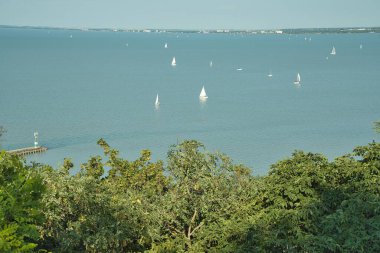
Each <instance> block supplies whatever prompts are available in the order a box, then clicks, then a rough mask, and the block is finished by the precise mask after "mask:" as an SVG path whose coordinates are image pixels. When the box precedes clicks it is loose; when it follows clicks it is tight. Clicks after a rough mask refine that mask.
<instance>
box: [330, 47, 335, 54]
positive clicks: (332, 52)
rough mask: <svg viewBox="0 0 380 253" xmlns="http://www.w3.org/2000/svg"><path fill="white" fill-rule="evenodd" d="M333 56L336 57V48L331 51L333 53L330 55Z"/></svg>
mask: <svg viewBox="0 0 380 253" xmlns="http://www.w3.org/2000/svg"><path fill="white" fill-rule="evenodd" d="M330 54H331V55H336V50H335V47H333V48H332V49H331V53H330Z"/></svg>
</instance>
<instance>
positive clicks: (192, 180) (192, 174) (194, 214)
mask: <svg viewBox="0 0 380 253" xmlns="http://www.w3.org/2000/svg"><path fill="white" fill-rule="evenodd" d="M167 171H168V173H170V174H169V175H170V176H171V177H172V178H173V180H172V183H171V185H170V186H169V190H168V193H167V194H166V195H165V196H163V197H164V202H165V204H164V208H165V209H164V212H163V215H164V218H165V219H164V220H165V222H164V224H163V227H162V238H161V239H162V240H161V241H160V242H156V244H155V245H154V247H153V251H156V252H182V251H188V252H202V251H230V252H233V251H235V248H236V244H235V242H236V241H237V240H235V239H234V236H235V235H236V234H237V232H238V231H234V229H236V228H237V226H234V224H239V223H238V221H237V220H234V219H233V218H237V217H234V216H233V213H235V212H237V211H238V210H242V209H244V206H245V205H246V204H247V203H249V201H248V200H249V199H250V197H251V196H252V195H251V194H250V192H248V189H249V188H248V187H247V185H248V182H249V179H250V173H249V170H248V169H247V168H246V167H244V166H236V165H233V164H232V162H231V160H230V159H229V158H228V157H227V156H225V155H223V154H219V153H208V152H206V151H205V149H204V146H203V145H202V144H201V143H199V142H197V141H184V142H182V143H180V144H178V145H176V146H173V147H172V148H171V149H170V150H169V152H168V166H167ZM231 217H233V218H231Z"/></svg>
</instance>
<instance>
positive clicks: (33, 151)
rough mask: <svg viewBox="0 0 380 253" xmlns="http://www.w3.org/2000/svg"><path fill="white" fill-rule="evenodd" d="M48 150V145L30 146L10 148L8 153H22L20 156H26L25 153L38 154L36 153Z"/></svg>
mask: <svg viewBox="0 0 380 253" xmlns="http://www.w3.org/2000/svg"><path fill="white" fill-rule="evenodd" d="M46 150H47V148H46V147H41V146H38V147H29V148H20V149H15V150H9V151H7V153H9V154H14V155H20V156H25V155H31V154H36V153H42V152H45V151H46Z"/></svg>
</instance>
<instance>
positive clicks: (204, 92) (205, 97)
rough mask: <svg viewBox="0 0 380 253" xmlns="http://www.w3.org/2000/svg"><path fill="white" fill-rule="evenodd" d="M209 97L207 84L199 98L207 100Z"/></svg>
mask: <svg viewBox="0 0 380 253" xmlns="http://www.w3.org/2000/svg"><path fill="white" fill-rule="evenodd" d="M207 98H208V96H207V93H206V90H205V86H203V87H202V90H201V93H200V94H199V99H200V100H206V99H207Z"/></svg>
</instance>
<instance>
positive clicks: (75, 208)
mask: <svg viewBox="0 0 380 253" xmlns="http://www.w3.org/2000/svg"><path fill="white" fill-rule="evenodd" d="M98 144H99V145H100V146H101V147H102V148H103V151H104V156H96V157H91V158H90V159H89V160H88V162H86V163H84V164H82V165H81V170H80V172H79V173H77V174H72V172H71V170H72V169H73V168H74V164H73V163H72V162H71V161H70V160H64V163H63V166H62V167H61V168H59V169H57V170H53V169H51V168H49V167H41V166H39V165H33V166H31V167H28V166H25V164H24V163H23V161H20V160H19V158H17V157H15V156H10V155H7V154H5V153H4V152H3V153H1V156H0V170H1V171H0V172H1V174H0V205H1V209H0V225H1V227H0V229H1V230H0V251H1V252H30V251H33V250H35V249H37V248H38V249H42V248H44V249H48V250H51V251H53V252H157V253H158V252H165V253H166V252H380V187H379V186H380V144H379V143H376V142H373V143H370V144H368V145H366V146H360V147H357V148H355V149H354V151H353V152H352V153H351V154H347V155H344V156H341V157H338V158H336V159H335V160H333V161H329V160H328V159H327V158H326V157H324V156H323V155H321V154H313V153H306V152H303V151H295V152H294V153H293V154H292V156H291V157H289V158H287V159H284V160H282V161H279V162H277V163H276V164H274V165H272V166H271V168H270V171H269V173H268V175H267V176H263V177H254V176H252V175H251V173H250V169H248V168H246V167H245V166H243V165H236V164H233V163H232V161H231V160H230V159H229V158H228V157H227V156H226V155H224V154H220V153H218V152H216V153H210V152H208V151H206V150H205V148H204V146H203V145H202V144H201V143H199V142H197V141H184V142H182V143H180V144H178V145H174V146H172V147H171V148H170V150H169V152H168V157H167V160H166V162H165V163H164V162H163V161H156V162H152V161H151V153H150V151H149V150H143V151H142V152H141V155H140V157H139V158H137V159H136V160H134V161H129V160H125V159H123V158H121V157H119V152H118V151H117V150H115V149H112V148H111V147H110V146H109V145H108V144H107V143H106V142H105V141H104V140H102V139H101V140H99V141H98ZM44 187H46V188H47V190H46V191H44ZM41 194H42V195H41ZM41 204H42V205H41ZM41 213H42V214H43V218H44V222H43V224H42V219H41V215H40V214H41ZM37 225H38V226H37ZM37 227H38V230H37V229H36V228H37ZM39 238H40V239H39ZM38 239H39V240H38ZM37 243H38V246H37ZM36 247H37V248H36Z"/></svg>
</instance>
